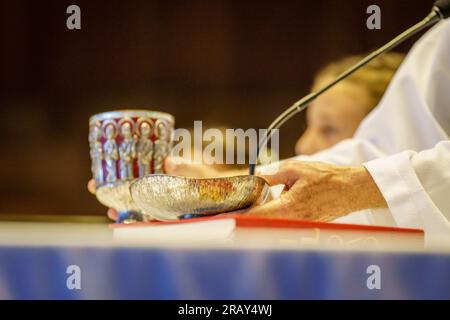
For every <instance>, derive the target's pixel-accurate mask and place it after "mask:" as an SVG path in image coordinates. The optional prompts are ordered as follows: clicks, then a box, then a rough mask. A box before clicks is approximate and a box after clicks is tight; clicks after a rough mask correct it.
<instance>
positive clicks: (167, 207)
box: [130, 175, 269, 221]
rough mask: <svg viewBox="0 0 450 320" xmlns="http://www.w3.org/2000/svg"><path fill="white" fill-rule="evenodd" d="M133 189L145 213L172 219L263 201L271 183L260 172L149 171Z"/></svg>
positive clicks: (242, 207) (228, 209) (134, 196)
mask: <svg viewBox="0 0 450 320" xmlns="http://www.w3.org/2000/svg"><path fill="white" fill-rule="evenodd" d="M130 190H131V196H132V198H133V201H134V203H135V204H136V205H137V206H138V207H139V209H140V210H141V211H142V213H143V214H144V215H146V216H149V217H153V218H156V219H158V220H162V221H170V220H177V219H179V218H180V217H181V216H184V215H186V214H196V215H210V214H218V213H224V212H230V211H236V210H240V209H244V208H248V207H251V206H254V205H257V204H261V203H263V202H264V201H265V200H266V198H267V195H268V192H269V187H268V184H267V183H266V181H265V180H264V179H262V178H260V177H257V176H236V177H227V178H209V179H198V178H187V177H176V176H170V175H148V176H145V177H143V178H140V179H137V180H136V181H134V182H133V183H132V184H131V187H130Z"/></svg>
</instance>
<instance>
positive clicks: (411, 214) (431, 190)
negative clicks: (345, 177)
mask: <svg viewBox="0 0 450 320" xmlns="http://www.w3.org/2000/svg"><path fill="white" fill-rule="evenodd" d="M364 166H365V167H366V168H367V170H368V171H369V172H370V174H371V176H372V177H373V179H374V180H375V183H376V184H377V186H378V188H379V189H380V191H381V193H382V194H383V196H384V198H385V200H386V202H387V204H388V206H389V209H390V212H391V214H392V216H393V218H394V220H395V222H396V224H397V225H398V226H403V227H411V228H421V229H424V230H425V232H426V234H427V235H432V236H434V237H436V236H450V141H443V142H440V143H439V144H437V145H436V147H435V148H433V149H430V150H425V151H422V152H419V153H416V152H413V151H405V152H402V153H398V154H395V155H393V156H390V157H384V158H380V159H377V160H373V161H370V162H367V163H365V164H364Z"/></svg>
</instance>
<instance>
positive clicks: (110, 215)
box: [106, 208, 119, 221]
mask: <svg viewBox="0 0 450 320" xmlns="http://www.w3.org/2000/svg"><path fill="white" fill-rule="evenodd" d="M106 214H107V215H108V218H110V219H111V220H113V221H116V220H117V218H118V217H119V214H118V213H117V211H116V210H114V209H111V208H110V209H108V212H107V213H106Z"/></svg>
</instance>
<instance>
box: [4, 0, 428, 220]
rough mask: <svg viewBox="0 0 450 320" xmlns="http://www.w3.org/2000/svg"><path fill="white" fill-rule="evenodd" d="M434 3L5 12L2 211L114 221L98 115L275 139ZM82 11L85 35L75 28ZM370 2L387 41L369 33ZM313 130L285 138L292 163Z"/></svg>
mask: <svg viewBox="0 0 450 320" xmlns="http://www.w3.org/2000/svg"><path fill="white" fill-rule="evenodd" d="M432 2H433V1H420V2H419V1H410V0H372V1H365V0H364V1H360V0H345V1H344V0H315V1H302V0H297V1H291V0H280V1H264V0H258V1H256V0H240V1H238V0H210V1H205V0H184V1H182V0H148V1H137V0H130V1H85V0H81V1H62V0H53V1H50V0H41V1H32V0H30V1H23V0H17V1H5V0H2V1H1V10H0V33H1V39H0V48H1V53H0V54H1V56H0V57H1V59H0V63H1V66H0V70H1V73H0V74H1V80H0V88H1V96H0V119H1V120H2V121H1V125H0V134H1V139H0V141H1V142H0V150H1V151H0V152H1V153H0V154H1V157H0V213H45V214H75V213H77V214H103V213H104V208H102V207H101V206H100V205H99V204H98V203H97V201H96V200H95V198H94V197H92V196H91V195H89V194H88V193H87V191H86V188H85V185H86V182H87V180H88V179H89V176H90V161H89V151H88V145H87V121H88V117H89V116H90V115H91V114H94V113H97V112H101V111H106V110H110V109H117V108H124V107H131V108H133V107H135V108H152V109H156V110H162V111H166V112H170V113H172V114H174V115H175V117H176V120H177V126H178V127H189V126H191V125H192V124H193V121H194V120H203V121H204V124H205V125H206V126H208V125H218V124H221V125H228V126H231V127H236V128H238V127H241V128H250V127H252V128H264V127H265V126H266V125H267V124H268V123H269V122H270V120H271V119H272V118H273V117H274V116H276V115H277V114H278V113H280V112H281V111H282V110H283V109H284V108H285V107H287V106H289V105H290V104H291V103H292V102H294V101H295V100H296V99H298V98H300V97H301V96H303V95H304V94H306V93H307V92H308V89H309V86H310V84H311V78H312V76H313V75H314V73H315V72H316V71H317V69H318V68H320V67H321V66H322V65H323V64H325V63H327V62H329V61H331V60H333V59H336V58H339V57H342V56H344V55H347V54H355V53H363V52H367V51H369V50H371V49H373V48H375V47H377V46H378V45H380V44H382V43H383V42H385V41H387V40H388V39H390V38H391V37H393V36H394V35H396V34H397V33H399V32H400V31H402V30H403V29H405V28H406V27H408V26H410V25H411V24H413V23H414V22H416V21H418V20H419V19H420V18H422V17H423V16H425V14H427V13H428V11H429V9H430V6H431V4H432ZM70 4H77V5H79V6H80V7H81V11H82V30H81V31H70V30H68V29H67V28H66V18H67V14H66V8H67V6H69V5H70ZM370 4H378V5H379V6H380V7H381V9H382V30H380V31H370V30H368V29H367V28H366V26H365V23H366V18H367V14H366V13H365V12H366V8H367V7H368V6H369V5H370ZM411 43H412V42H411V41H410V42H408V43H407V44H405V45H404V46H402V47H401V49H402V50H406V49H407V48H408V47H409V46H410V45H411ZM303 128H304V124H303V120H302V117H298V118H297V119H296V120H292V121H291V122H290V123H289V124H287V125H286V127H285V128H283V130H282V131H281V139H282V143H281V148H282V150H281V154H282V156H283V157H288V156H292V155H293V147H294V143H295V140H296V138H297V137H298V136H299V135H300V134H301V132H302V130H303Z"/></svg>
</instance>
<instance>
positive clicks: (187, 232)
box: [111, 214, 424, 249]
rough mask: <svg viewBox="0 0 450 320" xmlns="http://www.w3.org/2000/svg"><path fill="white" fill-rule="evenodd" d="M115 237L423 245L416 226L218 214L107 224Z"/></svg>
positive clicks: (362, 245)
mask: <svg viewBox="0 0 450 320" xmlns="http://www.w3.org/2000/svg"><path fill="white" fill-rule="evenodd" d="M111 228H112V229H113V230H114V238H115V239H117V240H119V241H131V242H136V241H138V242H148V243H166V244H167V243H170V244H173V243H178V244H179V243H183V244H185V243H203V244H204V243H205V241H207V242H208V243H214V244H217V243H228V244H230V243H235V244H242V245H246V244H261V245H282V244H284V245H286V246H289V247H292V246H294V247H295V246H303V247H305V246H307V247H309V246H320V247H325V248H327V247H333V248H344V249H345V248H366V247H371V248H386V247H388V246H392V245H395V247H396V248H399V247H408V248H409V247H413V248H417V247H423V242H424V240H423V239H424V231H423V230H419V229H407V228H395V227H383V226H367V225H355V224H342V223H331V222H314V221H304V220H300V219H286V218H264V217H252V216H246V215H243V214H223V215H217V216H213V217H205V218H193V219H184V220H178V221H170V222H138V223H132V224H114V225H111Z"/></svg>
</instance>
